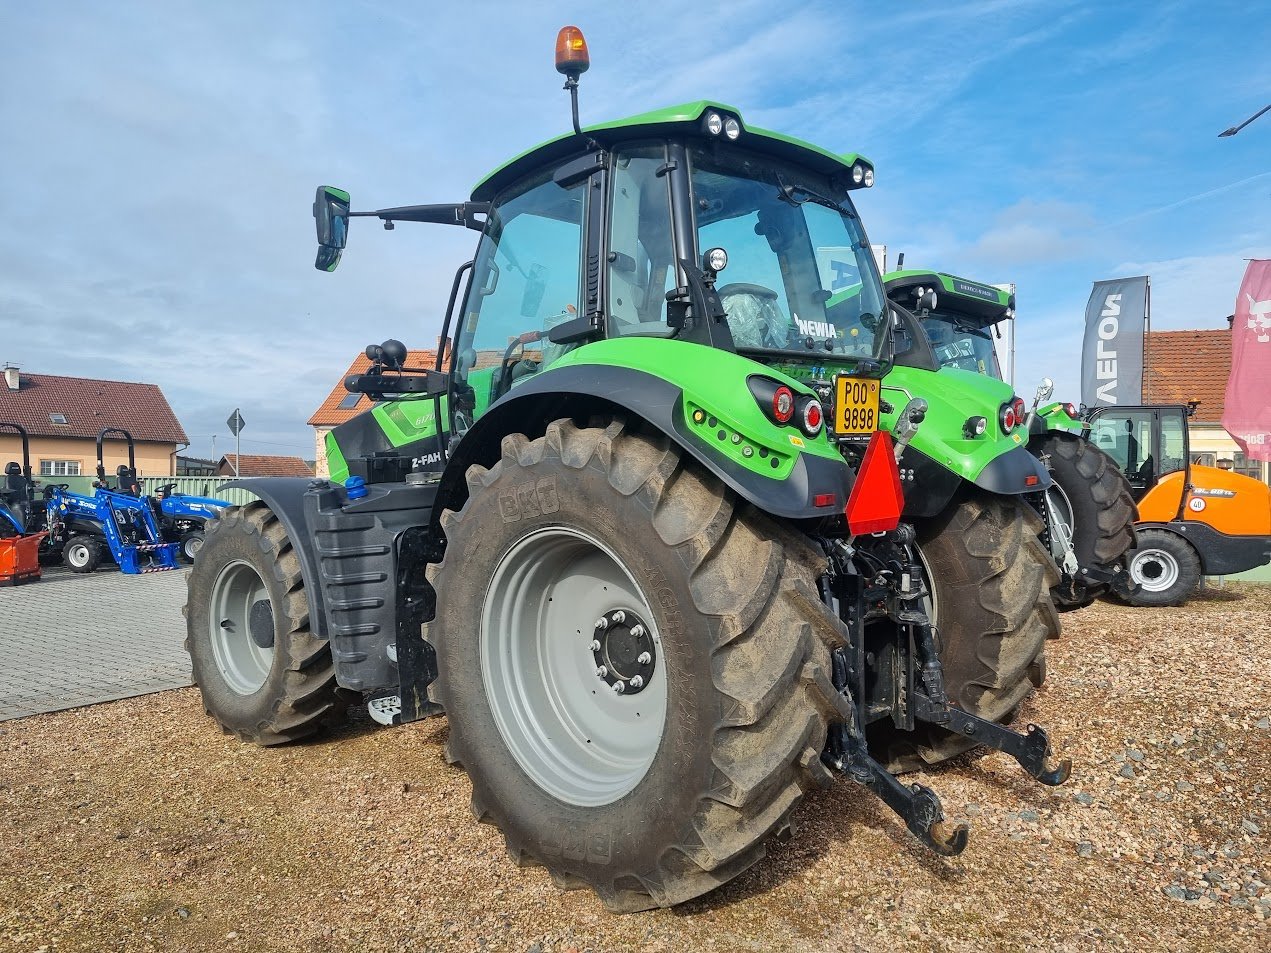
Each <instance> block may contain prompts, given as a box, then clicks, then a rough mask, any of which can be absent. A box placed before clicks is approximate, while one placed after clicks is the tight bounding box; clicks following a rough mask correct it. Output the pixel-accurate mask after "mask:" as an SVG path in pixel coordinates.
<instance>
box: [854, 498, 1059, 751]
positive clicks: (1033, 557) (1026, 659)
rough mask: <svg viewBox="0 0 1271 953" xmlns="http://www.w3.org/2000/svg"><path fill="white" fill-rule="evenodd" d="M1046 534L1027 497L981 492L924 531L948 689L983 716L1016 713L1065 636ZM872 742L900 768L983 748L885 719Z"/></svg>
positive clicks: (1005, 717) (1006, 717) (921, 542)
mask: <svg viewBox="0 0 1271 953" xmlns="http://www.w3.org/2000/svg"><path fill="white" fill-rule="evenodd" d="M1041 528H1042V522H1041V520H1040V519H1039V518H1038V516H1037V514H1036V513H1035V512H1033V510H1031V509H1030V508H1029V507H1027V506H1025V505H1023V504H1022V503H1020V502H1019V501H1017V500H1013V499H1010V498H1008V497H1001V496H989V495H980V494H977V495H974V496H971V497H968V498H963V499H962V500H961V502H958V503H957V504H956V505H954V506H951V507H950V508H949V509H948V510H946V511H945V513H943V514H941V515H940V516H938V517H936V518H935V519H934V520H931V521H928V523H927V524H926V525H920V526H919V527H918V546H919V550H920V552H921V555H922V562H923V564H924V566H925V568H926V570H927V577H928V585H929V586H930V587H931V590H932V598H931V605H930V607H929V612H930V613H931V617H932V620H933V621H934V622H935V623H936V627H937V629H938V631H939V633H940V660H941V662H942V663H943V665H944V680H945V687H946V689H947V691H948V693H949V698H950V700H951V701H952V702H954V703H955V704H957V706H958V707H959V708H962V709H964V710H965V711H969V712H971V713H972V714H974V715H979V716H980V717H981V718H987V719H990V720H992V721H998V722H1002V723H1006V722H1009V721H1010V720H1011V719H1012V718H1013V717H1014V713H1015V710H1016V709H1017V708H1018V707H1019V705H1020V703H1021V702H1022V701H1023V700H1024V699H1025V698H1026V697H1027V696H1028V694H1029V693H1030V692H1032V690H1033V689H1034V688H1039V687H1040V686H1041V684H1042V682H1043V680H1044V679H1045V677H1046V661H1045V654H1044V653H1045V645H1046V640H1047V639H1056V638H1058V637H1059V616H1058V615H1057V614H1056V612H1055V607H1054V605H1053V604H1052V603H1051V600H1050V590H1051V586H1052V585H1054V583H1055V581H1056V580H1057V578H1058V575H1059V573H1058V571H1057V570H1056V569H1055V564H1054V562H1053V561H1052V560H1051V557H1050V554H1049V553H1048V552H1047V551H1046V548H1045V546H1043V545H1042V541H1041V539H1040V538H1039V537H1038V533H1039V532H1040V531H1041ZM869 740H870V750H871V752H872V753H873V755H874V757H875V758H877V759H878V760H879V761H881V762H883V764H885V765H886V766H887V767H888V768H890V769H891V770H893V771H913V770H917V769H919V768H921V767H923V766H925V765H931V764H938V763H939V762H941V761H946V760H948V759H949V758H952V757H954V756H955V755H958V754H961V753H962V752H964V751H966V750H968V749H970V748H972V747H974V746H975V741H973V740H972V739H970V738H966V737H964V736H962V735H959V734H956V733H954V732H951V731H947V730H945V729H943V728H939V727H937V726H935V725H929V724H925V723H920V725H919V727H918V728H917V729H916V730H915V731H912V732H901V731H898V730H896V729H895V728H894V727H892V725H891V723H890V722H880V723H876V724H875V725H873V726H871V728H870V730H869Z"/></svg>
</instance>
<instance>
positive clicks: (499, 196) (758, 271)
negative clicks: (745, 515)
mask: <svg viewBox="0 0 1271 953" xmlns="http://www.w3.org/2000/svg"><path fill="white" fill-rule="evenodd" d="M873 181H874V170H873V167H872V165H871V164H870V163H869V162H868V160H866V159H864V158H862V157H861V156H859V155H857V154H855V153H850V154H847V155H836V154H834V153H832V152H828V151H826V150H823V149H820V148H818V147H816V146H813V145H810V144H808V143H804V142H800V141H798V140H794V139H791V138H789V137H786V136H783V135H779V134H776V133H772V132H768V131H766V130H763V129H758V128H754V127H751V126H749V125H747V124H746V123H745V121H744V120H743V118H742V116H741V114H740V113H739V112H738V111H737V110H736V109H734V108H732V107H729V106H724V105H722V104H719V103H716V102H711V101H705V100H703V101H698V102H693V103H687V104H684V105H681V106H674V107H671V108H668V109H663V110H659V111H656V112H651V113H645V114H642V115H638V116H633V117H630V118H627V119H623V120H619V121H616V122H609V123H603V124H599V125H596V126H591V127H588V128H585V129H580V130H579V131H578V132H576V133H575V134H573V135H568V134H567V135H564V136H560V137H558V138H556V139H553V140H550V141H548V142H546V143H543V144H541V145H539V146H537V147H535V148H533V149H531V150H529V151H528V152H525V153H523V154H522V155H520V156H518V157H516V158H514V159H513V160H511V161H510V162H508V163H507V164H505V165H504V166H502V167H501V168H499V169H497V170H495V171H494V172H493V173H491V174H489V175H488V176H486V177H485V178H484V179H483V180H481V181H480V182H479V183H478V184H477V185H476V187H475V188H474V190H473V192H472V195H471V198H470V200H469V201H468V202H464V203H456V204H453V205H446V206H413V207H407V208H398V209H385V210H382V211H379V212H371V213H358V212H350V211H348V196H347V193H346V192H343V191H341V190H338V189H332V188H330V187H323V188H320V189H319V190H318V199H317V201H316V202H315V205H314V212H315V217H316V218H317V221H318V235H319V243H320V245H322V246H323V247H322V248H321V250H320V252H319V260H318V267H319V268H320V269H323V270H331V269H333V268H334V267H335V262H336V261H337V260H338V255H339V246H340V245H342V243H343V240H344V236H345V235H346V233H347V232H346V230H347V219H348V218H349V217H356V216H358V215H377V216H378V217H380V218H381V219H382V220H383V221H385V223H386V224H390V225H391V224H392V223H393V222H395V221H430V222H447V223H452V224H461V225H466V226H468V227H470V228H474V229H479V230H480V231H481V239H480V242H479V244H478V247H477V250H476V254H475V256H474V259H473V261H472V262H470V263H468V264H465V265H463V266H461V267H460V269H459V271H458V273H457V274H456V276H455V283H454V290H453V292H452V307H451V309H450V311H449V312H448V315H447V322H446V329H447V330H448V331H449V329H450V326H451V324H452V323H454V324H457V327H456V328H454V330H453V334H447V335H446V338H447V343H450V342H451V341H452V342H453V347H450V348H446V349H443V350H446V351H448V353H449V356H450V364H449V367H448V368H447V370H448V371H449V375H448V379H447V380H445V381H442V380H440V372H441V371H442V369H443V368H442V363H441V361H440V360H439V362H438V365H437V367H435V368H434V369H433V371H434V373H435V374H436V375H437V378H438V379H437V380H436V382H435V385H427V384H423V383H420V384H419V385H418V386H417V387H416V388H415V389H414V391H413V392H412V393H410V394H406V395H404V396H401V397H399V398H398V399H395V400H388V401H387V402H386V403H384V404H382V405H381V406H379V407H377V408H374V409H373V410H372V411H370V412H368V413H369V414H371V415H373V416H374V417H376V418H378V421H379V426H378V427H375V428H368V426H367V424H366V421H365V420H358V419H355V420H354V421H351V422H350V423H349V424H345V425H344V429H343V430H341V429H340V428H337V430H336V431H333V432H332V434H331V435H330V436H329V437H328V441H327V449H328V457H329V459H330V460H332V461H334V462H333V465H332V473H333V475H338V474H343V473H346V472H358V471H357V466H356V465H354V466H353V468H352V469H351V470H347V471H346V470H345V469H343V468H342V464H344V463H345V462H346V461H348V460H349V457H350V456H351V454H350V450H352V451H353V454H352V455H356V456H358V457H360V458H362V459H365V460H368V461H369V463H368V465H367V467H366V470H365V475H366V476H367V478H368V479H374V478H375V476H376V472H383V473H385V474H386V478H388V479H400V478H401V476H402V475H401V474H400V473H397V472H394V471H393V468H392V467H391V466H388V467H382V468H380V470H379V471H374V469H373V467H374V464H375V463H376V460H375V459H374V457H375V454H377V453H380V454H383V455H385V456H387V455H388V454H390V453H391V452H392V451H394V450H395V449H400V448H402V447H416V448H417V449H416V451H415V454H416V456H415V459H417V460H418V459H421V458H422V459H425V460H430V461H431V462H432V463H433V465H435V466H436V468H438V469H440V468H441V467H442V466H444V463H445V461H444V459H443V454H445V453H446V452H447V451H448V449H449V446H448V444H449V443H453V440H454V438H458V437H461V436H462V435H464V434H465V433H466V432H467V431H468V430H469V429H470V428H471V427H472V425H473V423H474V422H475V421H476V420H477V419H478V418H480V417H481V416H482V415H483V414H484V413H485V412H486V410H487V409H488V408H489V407H491V405H493V404H495V403H496V402H498V401H500V400H501V399H504V398H506V397H508V396H509V395H510V394H512V393H513V392H514V391H519V390H521V389H523V388H525V387H526V386H527V385H528V384H529V383H530V382H531V381H532V380H534V379H535V378H537V377H538V376H539V375H541V374H542V372H543V371H545V370H547V369H548V368H551V367H553V366H555V365H557V364H558V362H561V361H562V360H563V359H565V358H566V357H567V356H568V355H571V354H573V353H574V352H577V351H579V350H580V349H583V348H584V346H586V345H589V344H593V343H595V342H602V341H603V342H605V343H606V344H607V345H608V346H609V347H610V353H616V352H617V350H621V351H622V352H623V355H624V356H623V357H622V358H621V360H624V361H626V362H628V363H630V364H632V365H636V364H639V365H645V366H647V361H648V360H658V361H665V360H676V361H678V362H680V363H682V364H684V365H685V366H688V365H689V364H691V363H697V359H696V352H693V351H692V350H691V349H689V350H686V349H685V348H684V347H683V346H682V345H696V346H698V347H700V348H712V349H716V350H723V351H727V352H729V353H735V354H741V355H743V356H746V357H748V358H750V359H752V360H753V361H755V362H757V363H758V364H760V365H767V366H769V367H772V368H774V369H776V370H778V371H780V372H781V373H782V374H783V375H789V376H790V377H793V378H795V379H798V380H803V381H806V382H809V383H811V382H816V381H820V383H821V384H822V386H823V387H824V396H823V398H822V399H823V403H829V401H828V400H825V397H826V396H828V395H829V388H830V384H829V380H828V379H829V378H832V377H833V376H834V374H832V373H828V372H826V371H825V367H826V365H827V364H828V365H832V366H833V368H834V373H836V374H844V375H850V376H853V377H857V378H865V379H873V380H875V381H876V380H877V379H878V378H880V377H881V376H882V375H883V374H884V373H885V372H886V370H887V369H888V368H889V367H890V364H891V353H892V347H891V342H892V338H891V334H890V330H889V327H888V323H887V321H886V320H885V318H884V314H885V309H886V297H885V295H884V292H883V287H882V283H881V279H880V276H879V273H878V270H877V266H876V264H875V261H874V258H873V255H872V253H871V250H870V245H869V241H868V239H867V237H866V235H865V231H864V228H863V226H862V224H861V221H860V218H859V216H858V215H857V213H856V212H855V210H854V208H853V205H852V199H851V192H852V191H854V190H856V189H860V188H867V187H869V186H871V185H872V184H873ZM327 243H330V244H327ZM337 243H338V244H337ZM456 303H457V308H456V307H455V305H456ZM653 340H657V341H674V342H676V344H677V345H681V347H678V348H675V347H673V348H669V349H664V348H661V347H657V346H655V347H652V348H650V347H649V346H648V344H649V342H650V341H653ZM615 349H616V350H615ZM654 354H657V355H658V357H657V358H652V357H646V355H654ZM672 354H674V355H675V357H674V358H672V357H670V355H672ZM385 369H386V370H390V371H397V370H398V369H399V368H398V367H394V366H393V365H392V363H391V362H390V363H388V364H387V365H385ZM755 370H756V371H759V370H760V368H759V367H756V368H755ZM370 376H371V377H373V378H377V379H372V380H369V381H366V382H363V383H358V382H350V383H349V385H348V386H351V387H358V388H360V389H368V391H369V390H374V389H376V388H377V387H380V386H383V385H385V384H388V383H392V380H393V379H392V378H391V377H385V376H383V375H382V374H378V373H375V374H372V375H370ZM780 383H781V382H780V381H778V382H776V383H774V384H772V389H774V390H775V389H776V388H777V387H778V386H780ZM398 386H400V385H398ZM430 386H435V387H436V390H435V391H433V392H429V390H428V388H429V387H430ZM762 386H766V385H762ZM860 390H861V394H860V395H858V396H860V397H861V399H860V400H859V401H851V403H852V405H853V406H852V409H854V410H855V415H854V416H852V415H849V416H847V417H845V419H844V420H843V421H842V423H843V425H844V426H843V430H842V433H841V435H842V436H852V435H855V436H856V437H859V438H862V439H867V438H868V437H869V435H870V434H871V433H872V432H873V431H874V429H875V425H876V423H877V415H878V394H879V389H878V387H877V385H876V384H875V385H874V386H873V387H872V388H864V389H860ZM439 392H446V393H445V398H444V399H443V400H441V401H433V400H431V399H429V398H431V397H433V396H436V394H437V393H439ZM380 393H381V392H380V391H378V390H377V393H376V394H373V395H372V396H373V397H375V396H377V394H380ZM382 393H383V394H387V393H389V391H388V390H387V389H385V390H384V391H383V392H382ZM398 393H400V391H399V392H398ZM862 395H863V396H862ZM792 396H793V395H792ZM420 398H425V399H420ZM798 403H800V404H802V403H803V401H802V399H801V398H800V400H799V401H798ZM839 403H840V405H842V406H844V407H846V404H847V403H849V401H847V400H844V401H840V402H839ZM857 404H859V406H856V405H857ZM434 407H435V412H434V409H433V408H434ZM803 409H804V408H803V407H802V406H800V408H799V410H800V412H801V411H802V410H803ZM822 413H823V407H818V409H817V410H816V411H812V412H810V414H811V418H812V420H813V421H814V422H815V426H814V427H810V428H808V429H807V431H806V436H808V437H817V436H819V435H820V431H821V420H822ZM363 416H364V417H365V416H366V415H363ZM434 417H435V418H437V419H433V418H434ZM829 423H831V424H833V423H834V421H833V419H831V420H830V421H829ZM355 431H356V432H355ZM439 432H448V433H449V434H451V435H452V437H451V438H450V440H449V441H441V442H440V443H441V446H437V444H436V443H428V442H426V441H425V440H424V438H425V437H431V436H432V435H434V434H436V433H439ZM381 433H387V434H389V438H388V439H387V440H384V439H383V438H382V437H381ZM368 440H369V441H371V442H372V443H373V444H374V445H373V446H369V445H368V444H367V441H368ZM412 440H418V442H417V443H412Z"/></svg>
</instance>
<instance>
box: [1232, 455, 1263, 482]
mask: <svg viewBox="0 0 1271 953" xmlns="http://www.w3.org/2000/svg"><path fill="white" fill-rule="evenodd" d="M1232 469H1233V470H1235V471H1236V472H1237V473H1243V474H1244V475H1245V476H1247V477H1253V478H1254V479H1255V480H1261V479H1262V464H1261V463H1260V462H1259V461H1257V460H1249V459H1247V458H1246V457H1245V455H1244V454H1243V453H1241V452H1240V451H1239V450H1237V451H1236V455H1235V459H1234V461H1233V464H1232Z"/></svg>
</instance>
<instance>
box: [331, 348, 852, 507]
mask: <svg viewBox="0 0 1271 953" xmlns="http://www.w3.org/2000/svg"><path fill="white" fill-rule="evenodd" d="M589 365H590V366H609V367H624V368H629V369H631V370H637V371H642V372H644V373H646V374H649V375H651V376H654V377H657V378H659V379H661V380H664V381H666V382H667V383H669V384H671V385H673V386H675V387H677V388H679V389H680V390H681V391H683V394H684V399H683V406H682V409H681V414H682V416H681V420H680V423H681V424H682V425H683V431H684V432H685V433H691V434H694V435H695V436H696V437H698V438H699V439H700V440H701V442H702V443H704V444H705V445H706V446H708V447H709V448H710V449H711V450H712V451H713V452H716V453H718V454H719V455H720V456H722V457H726V458H728V459H730V460H732V461H734V462H735V463H738V464H740V465H741V466H743V467H745V468H746V469H748V470H751V471H753V472H754V473H757V474H759V475H761V476H764V477H767V478H769V479H773V480H784V479H785V478H786V477H788V476H789V475H790V471H791V470H792V469H793V468H794V464H795V461H796V460H797V459H798V456H799V454H800V453H807V454H812V455H814V456H820V457H826V458H829V459H832V460H835V461H839V462H841V461H842V457H841V455H840V454H839V452H838V450H837V449H836V448H835V447H834V446H833V445H831V444H830V442H829V440H828V439H827V438H826V435H825V431H824V430H822V432H821V433H820V434H818V435H817V436H816V437H808V436H806V435H804V434H803V432H802V431H801V430H799V428H798V427H797V426H786V427H782V426H778V425H777V424H774V423H773V422H772V421H770V420H769V419H768V418H767V417H766V416H765V415H764V413H763V411H762V410H760V409H759V404H758V402H757V401H756V400H755V398H754V396H753V395H752V394H751V393H750V390H749V389H748V388H747V386H746V379H747V378H748V377H750V376H752V375H756V374H758V375H762V376H765V377H768V378H771V379H772V380H775V381H777V382H779V383H782V384H786V385H788V386H789V387H790V389H791V390H793V391H794V393H795V394H796V395H801V394H812V395H814V392H813V391H812V390H811V389H810V388H809V387H808V386H806V385H805V384H802V383H800V382H799V381H798V380H796V379H794V378H793V377H791V376H790V375H789V374H787V373H784V372H783V371H782V370H779V369H774V368H770V367H767V366H765V365H763V364H759V363H757V362H755V361H752V360H750V359H749V358H746V357H742V356H740V355H737V354H733V353H731V352H729V351H722V350H719V349H718V348H713V347H707V346H705V345H701V344H691V343H688V342H686V341H676V340H667V339H664V338H648V337H629V338H611V339H608V340H603V341H596V342H594V343H591V344H588V345H586V346H585V347H580V348H576V349H575V350H573V351H571V352H569V353H567V354H566V355H565V356H564V357H562V358H561V359H560V360H558V361H557V362H556V363H554V364H553V365H552V367H551V368H549V369H547V370H544V371H540V372H539V374H538V375H534V376H535V377H540V376H541V375H543V374H546V375H548V376H549V377H550V375H551V374H552V372H553V370H556V369H559V368H566V367H574V366H589ZM795 366H797V365H795ZM795 366H792V367H795ZM494 372H495V369H494V368H483V369H481V370H475V371H472V372H470V373H469V375H468V384H469V386H471V387H472V388H473V391H474V392H475V397H476V408H475V417H478V418H479V417H480V416H481V415H482V414H484V413H485V411H486V409H487V408H488V407H489V405H490V391H491V387H492V384H493V375H494ZM515 390H516V388H515V385H513V389H512V392H513V393H515ZM441 410H442V421H443V425H444V423H445V421H446V420H448V419H449V417H448V413H447V412H448V403H447V399H446V398H445V397H442V398H441ZM695 411H700V414H695ZM366 413H369V414H370V415H371V416H372V418H373V419H374V421H375V423H376V425H377V426H378V427H379V428H380V430H382V431H383V433H384V435H385V436H386V437H387V439H388V441H389V443H390V444H391V445H392V446H393V447H404V446H408V445H410V444H412V443H416V442H418V441H420V440H425V439H428V438H430V437H432V436H434V435H435V434H436V417H435V414H434V411H433V398H428V397H419V398H401V399H398V400H393V401H388V402H386V403H382V404H377V405H375V406H374V407H373V408H371V410H369V411H366ZM695 416H701V417H702V419H701V420H697V419H695ZM721 434H722V435H723V436H722V437H721ZM326 447H327V467H328V469H329V470H330V473H331V479H332V480H334V481H336V482H343V481H344V480H346V479H347V478H348V476H349V467H348V463H347V461H346V459H345V456H344V454H343V453H342V452H341V450H340V447H339V445H338V443H337V441H336V436H335V433H334V431H333V432H332V433H328V434H327V436H326Z"/></svg>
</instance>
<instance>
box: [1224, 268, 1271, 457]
mask: <svg viewBox="0 0 1271 953" xmlns="http://www.w3.org/2000/svg"><path fill="white" fill-rule="evenodd" d="M1235 313H1236V318H1235V321H1234V322H1232V325H1231V374H1230V376H1228V378H1227V395H1226V398H1225V399H1224V401H1223V411H1222V425H1223V428H1224V429H1225V430H1226V431H1227V433H1229V434H1231V439H1232V440H1234V441H1236V443H1238V444H1240V449H1241V450H1243V451H1244V454H1245V456H1246V457H1248V458H1250V459H1253V460H1271V261H1267V260H1263V259H1257V258H1255V259H1254V260H1252V261H1251V262H1249V267H1248V268H1246V269H1245V278H1244V281H1243V282H1241V284H1240V293H1239V294H1238V295H1236V312H1235Z"/></svg>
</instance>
